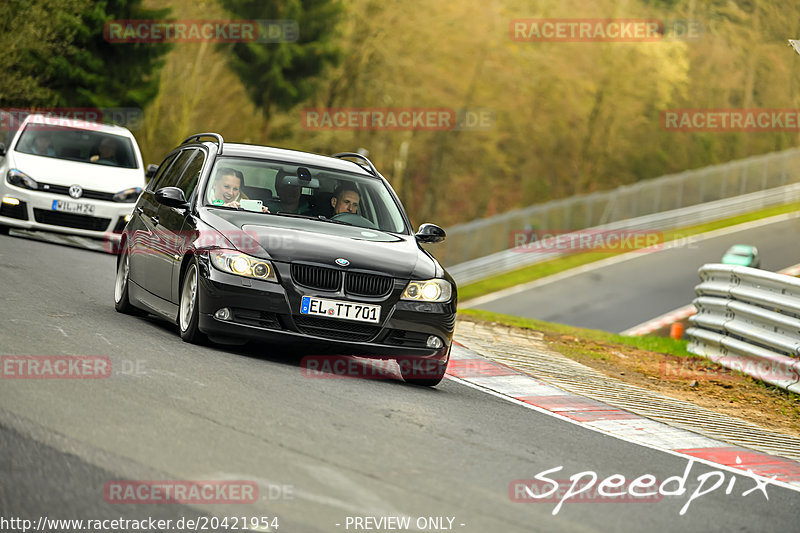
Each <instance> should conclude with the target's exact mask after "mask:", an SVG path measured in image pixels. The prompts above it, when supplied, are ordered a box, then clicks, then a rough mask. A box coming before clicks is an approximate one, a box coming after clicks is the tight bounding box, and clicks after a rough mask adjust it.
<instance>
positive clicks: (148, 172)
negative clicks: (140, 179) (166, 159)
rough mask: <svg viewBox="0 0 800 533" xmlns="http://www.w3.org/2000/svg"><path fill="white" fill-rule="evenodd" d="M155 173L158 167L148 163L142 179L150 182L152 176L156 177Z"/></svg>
mask: <svg viewBox="0 0 800 533" xmlns="http://www.w3.org/2000/svg"><path fill="white" fill-rule="evenodd" d="M156 172H158V165H154V164H152V163H150V164H149V165H147V170H146V171H145V173H144V179H146V180H147V181H150V180H151V179H152V178H153V176H155V175H156Z"/></svg>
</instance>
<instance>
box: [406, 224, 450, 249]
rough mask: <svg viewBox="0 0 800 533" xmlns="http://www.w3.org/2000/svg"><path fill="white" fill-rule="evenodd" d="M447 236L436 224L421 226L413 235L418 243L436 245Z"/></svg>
mask: <svg viewBox="0 0 800 533" xmlns="http://www.w3.org/2000/svg"><path fill="white" fill-rule="evenodd" d="M446 236H447V234H446V233H445V232H444V230H443V229H442V228H440V227H439V226H437V225H436V224H423V225H421V226H420V227H419V231H418V232H417V233H416V235H414V237H416V238H417V240H418V241H419V242H426V243H430V244H432V243H436V242H442V241H443V240H444V238H445V237H446Z"/></svg>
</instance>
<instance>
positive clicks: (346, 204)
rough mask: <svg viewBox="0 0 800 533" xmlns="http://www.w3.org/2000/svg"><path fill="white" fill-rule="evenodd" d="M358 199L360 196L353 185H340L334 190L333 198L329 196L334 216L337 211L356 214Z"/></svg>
mask: <svg viewBox="0 0 800 533" xmlns="http://www.w3.org/2000/svg"><path fill="white" fill-rule="evenodd" d="M360 200H361V197H360V195H359V194H358V191H357V190H356V189H355V186H354V185H340V186H339V187H337V188H336V190H335V191H334V193H333V198H331V206H333V214H334V216H335V215H338V214H339V213H352V214H354V215H356V214H358V204H359V202H360Z"/></svg>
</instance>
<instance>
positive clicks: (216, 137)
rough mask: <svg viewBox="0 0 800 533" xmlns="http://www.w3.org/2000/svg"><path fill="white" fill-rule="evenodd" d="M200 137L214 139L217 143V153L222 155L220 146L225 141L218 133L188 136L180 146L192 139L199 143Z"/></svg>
mask: <svg viewBox="0 0 800 533" xmlns="http://www.w3.org/2000/svg"><path fill="white" fill-rule="evenodd" d="M201 137H214V139H216V141H217V148H218V153H220V154H221V153H222V146H223V145H224V144H225V141H224V140H223V139H222V135H220V134H219V133H195V134H194V135H189V136H188V137H186V138H185V139H184V140H183V142H182V143H181V145H184V144H186V143H188V142H189V141H191V140H193V139H197V141H198V142H199V141H200V138H201Z"/></svg>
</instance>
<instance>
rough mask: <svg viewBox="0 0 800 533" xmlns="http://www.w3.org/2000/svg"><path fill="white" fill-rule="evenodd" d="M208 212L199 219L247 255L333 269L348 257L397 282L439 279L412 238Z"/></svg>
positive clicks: (360, 267)
mask: <svg viewBox="0 0 800 533" xmlns="http://www.w3.org/2000/svg"><path fill="white" fill-rule="evenodd" d="M204 211H205V213H203V214H201V218H202V219H204V220H205V221H206V222H207V223H208V224H209V225H211V226H212V227H214V228H215V229H216V230H218V231H220V232H221V233H222V234H223V235H224V236H225V237H226V238H227V240H228V241H230V242H231V244H232V245H233V246H234V247H236V248H237V249H238V250H239V251H241V252H244V253H247V254H251V255H256V256H265V255H266V257H269V258H270V259H272V260H274V261H280V262H286V263H291V262H304V263H315V264H320V265H329V266H331V267H336V266H337V263H336V260H337V259H345V260H347V261H349V265H348V266H347V267H346V268H348V269H354V270H370V271H377V272H384V273H386V274H389V275H391V276H393V277H396V278H406V279H409V278H414V279H427V278H432V277H435V276H436V275H437V269H436V263H435V262H434V261H433V259H432V258H431V257H430V256H428V254H426V253H425V252H424V251H423V250H421V249H420V247H419V246H418V245H417V242H416V240H415V239H414V237H413V236H402V235H395V234H392V233H386V232H382V231H377V230H369V229H365V228H358V227H355V226H348V225H343V224H335V223H330V222H322V221H316V220H308V219H303V218H292V217H284V216H278V215H265V214H260V213H246V212H241V211H232V210H227V209H208V210H204ZM254 241H255V242H254ZM256 243H257V244H256Z"/></svg>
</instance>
